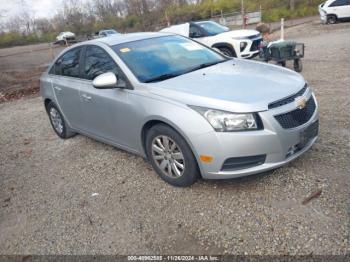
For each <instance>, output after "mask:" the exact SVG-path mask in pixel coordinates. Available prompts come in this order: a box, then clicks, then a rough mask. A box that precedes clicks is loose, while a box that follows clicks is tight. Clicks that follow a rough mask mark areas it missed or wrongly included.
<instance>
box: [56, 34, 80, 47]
mask: <svg viewBox="0 0 350 262" xmlns="http://www.w3.org/2000/svg"><path fill="white" fill-rule="evenodd" d="M75 42H76V39H75V34H74V33H72V32H61V33H60V34H59V35H58V36H57V37H56V42H55V44H60V45H64V44H67V43H75Z"/></svg>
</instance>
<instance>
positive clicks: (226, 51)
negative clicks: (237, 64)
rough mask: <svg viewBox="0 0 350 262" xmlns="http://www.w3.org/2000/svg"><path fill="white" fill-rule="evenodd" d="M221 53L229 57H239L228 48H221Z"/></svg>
mask: <svg viewBox="0 0 350 262" xmlns="http://www.w3.org/2000/svg"><path fill="white" fill-rule="evenodd" d="M219 50H220V52H221V53H223V54H224V55H225V56H228V57H237V55H236V54H235V52H234V51H233V50H231V49H230V48H228V47H219Z"/></svg>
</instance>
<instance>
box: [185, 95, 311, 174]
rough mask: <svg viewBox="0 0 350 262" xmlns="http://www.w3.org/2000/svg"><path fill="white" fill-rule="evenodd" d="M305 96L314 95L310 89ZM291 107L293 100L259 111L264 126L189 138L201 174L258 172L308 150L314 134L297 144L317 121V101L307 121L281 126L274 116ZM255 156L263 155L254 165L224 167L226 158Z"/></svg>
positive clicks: (272, 167)
mask: <svg viewBox="0 0 350 262" xmlns="http://www.w3.org/2000/svg"><path fill="white" fill-rule="evenodd" d="M305 96H307V97H308V98H309V99H310V97H311V96H313V94H312V93H311V90H310V89H309V91H308V94H305ZM314 99H315V97H314ZM315 101H316V100H315ZM291 110H295V104H294V103H291V104H289V105H285V106H282V107H279V108H276V109H271V110H268V111H265V112H260V113H259V115H260V117H261V119H262V122H263V124H264V130H260V131H251V132H227V133H221V132H214V131H213V132H210V133H207V134H204V135H202V136H200V137H196V138H193V139H191V140H192V142H193V144H194V147H195V148H196V152H197V154H196V156H197V159H198V163H199V167H200V170H201V173H202V177H203V178H205V179H228V178H236V177H242V176H247V175H252V174H256V173H261V172H265V171H268V170H273V169H276V168H278V167H281V166H283V165H285V164H287V163H289V162H291V161H293V160H294V159H296V158H298V157H299V156H301V155H302V154H304V153H305V152H306V151H308V150H309V149H310V148H311V147H312V145H313V144H314V143H315V142H316V140H317V136H313V137H312V138H310V139H309V140H308V141H307V142H306V143H305V141H304V143H303V146H302V147H300V148H299V145H300V144H301V143H302V137H301V134H302V133H303V132H304V131H305V130H307V129H308V128H309V127H310V126H311V125H313V124H314V123H315V122H317V121H318V106H317V102H316V109H315V111H314V113H313V115H312V117H311V118H310V119H309V121H307V122H306V123H305V124H303V125H301V126H298V127H296V128H292V129H284V128H282V126H281V125H280V124H279V122H278V121H277V120H276V119H275V116H276V115H278V114H280V113H282V112H288V111H291ZM296 148H297V149H296ZM200 155H207V156H212V157H213V159H214V160H213V161H212V162H211V163H203V162H201V161H200V157H199V156H200ZM254 156H266V157H265V158H264V161H263V162H262V163H258V164H257V165H255V166H248V167H247V168H244V167H243V168H240V169H233V170H227V169H225V168H224V163H225V161H226V160H227V159H230V158H238V159H239V158H243V159H244V158H245V157H246V158H247V159H249V157H250V158H253V159H254ZM244 161H246V160H244Z"/></svg>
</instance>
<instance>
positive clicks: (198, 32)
mask: <svg viewBox="0 0 350 262" xmlns="http://www.w3.org/2000/svg"><path fill="white" fill-rule="evenodd" d="M190 37H191V38H196V37H202V32H201V30H200V29H199V28H198V27H197V26H193V25H191V26H190Z"/></svg>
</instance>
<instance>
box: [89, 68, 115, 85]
mask: <svg viewBox="0 0 350 262" xmlns="http://www.w3.org/2000/svg"><path fill="white" fill-rule="evenodd" d="M117 84H118V79H117V77H116V75H115V74H114V73H112V72H107V73H104V74H101V75H99V76H97V77H96V78H95V79H94V81H92V85H93V86H94V87H95V88H97V89H111V88H116V87H117Z"/></svg>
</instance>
